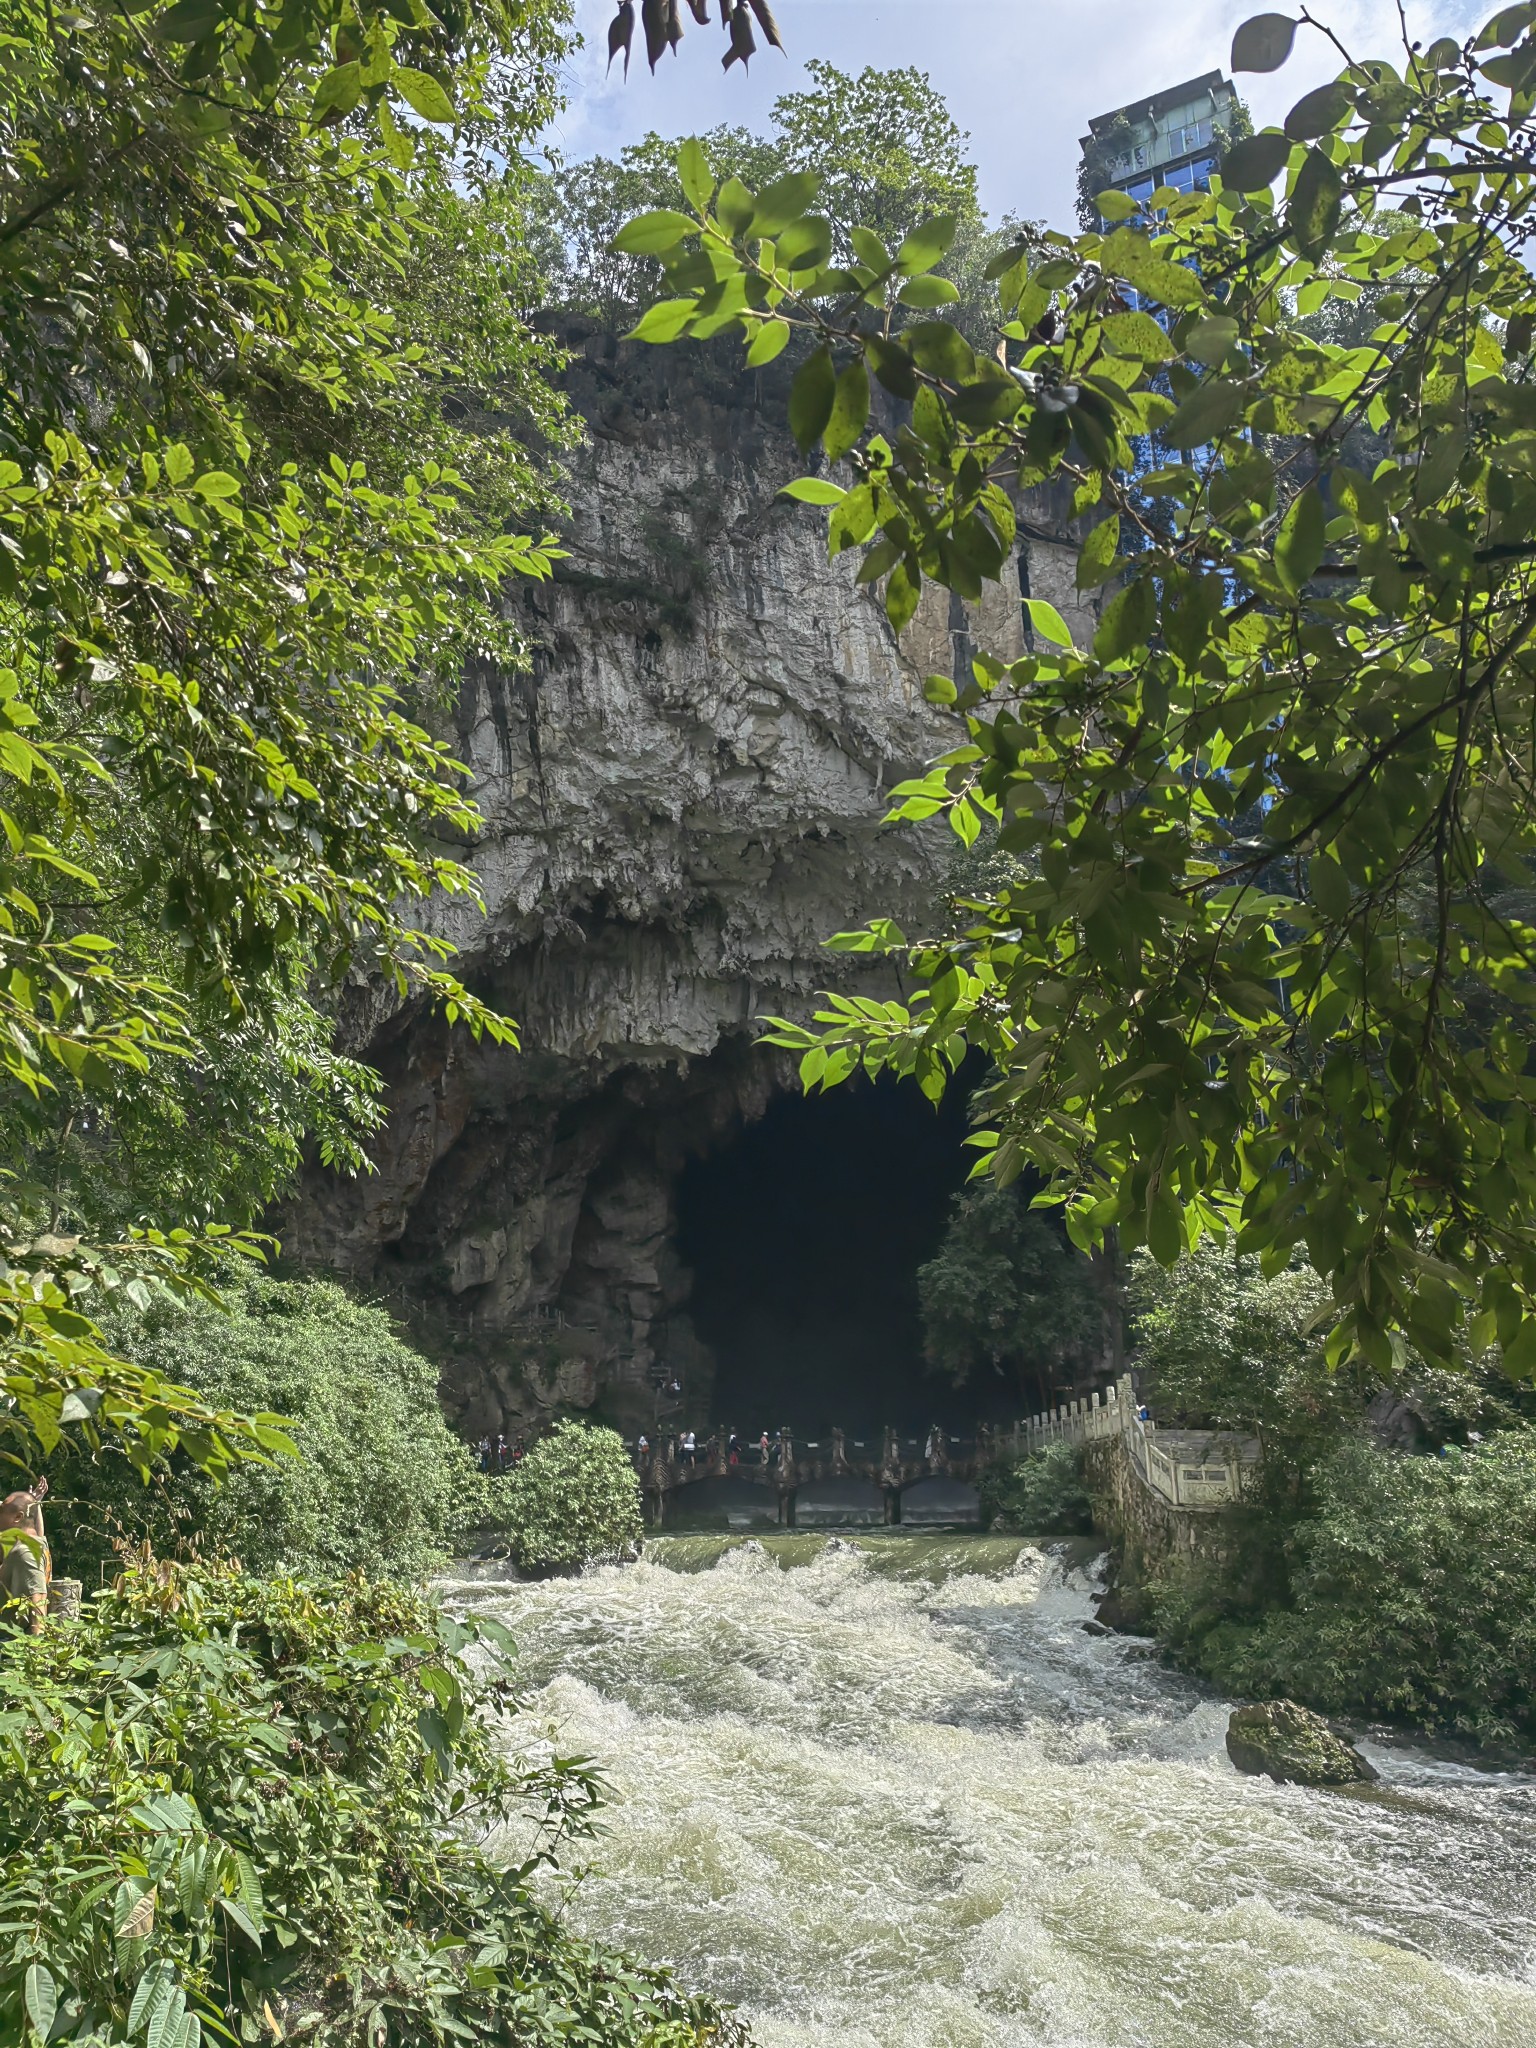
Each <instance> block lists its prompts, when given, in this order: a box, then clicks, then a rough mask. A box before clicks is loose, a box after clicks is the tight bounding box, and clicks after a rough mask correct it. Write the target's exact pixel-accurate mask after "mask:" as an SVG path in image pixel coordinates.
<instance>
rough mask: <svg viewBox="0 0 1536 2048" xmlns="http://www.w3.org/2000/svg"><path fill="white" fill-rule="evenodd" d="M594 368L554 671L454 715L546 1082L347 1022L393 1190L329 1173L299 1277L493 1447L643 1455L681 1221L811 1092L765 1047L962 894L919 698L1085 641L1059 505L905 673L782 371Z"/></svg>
mask: <svg viewBox="0 0 1536 2048" xmlns="http://www.w3.org/2000/svg"><path fill="white" fill-rule="evenodd" d="M570 339H571V341H572V343H573V345H574V349H575V354H574V359H573V362H572V366H571V369H570V372H569V378H568V383H569V390H570V396H571V398H572V401H573V403H574V404H575V405H576V407H577V408H578V410H579V411H580V412H581V414H582V415H583V417H584V419H585V421H586V424H587V429H588V435H587V440H586V444H585V446H584V447H583V449H582V450H581V451H580V452H579V454H578V455H577V457H576V458H575V459H574V462H573V474H572V479H571V486H570V492H569V497H570V504H571V513H570V518H569V520H568V522H567V525H566V530H565V532H564V535H563V537H562V539H563V545H564V546H565V547H566V549H567V550H568V554H567V557H566V559H565V560H564V561H562V562H561V563H560V565H559V567H558V570H557V573H556V576H555V578H554V580H553V581H552V582H551V583H546V584H542V585H535V584H528V585H524V586H521V587H519V588H518V589H516V590H515V591H513V592H512V593H511V594H510V596H509V602H510V603H512V604H513V605H514V606H515V607H516V610H517V616H518V618H519V621H520V623H521V624H522V625H523V627H524V629H525V631H526V633H527V636H528V639H529V642H530V645H531V647H532V650H533V655H532V662H531V665H530V667H529V668H528V670H527V671H526V672H524V673H521V674H516V675H506V674H501V673H497V672H494V671H489V670H481V671H477V672H476V673H473V674H471V675H469V676H468V677H466V680H465V685H464V690H463V694H462V698H461V702H460V706H459V711H458V728H459V729H458V734H457V744H458V748H459V753H460V758H461V759H462V760H464V761H466V762H467V763H468V764H469V766H470V769H471V777H472V792H473V794H474V796H475V798H476V800H477V802H478V804H479V806H480V809H481V812H482V816H483V821H484V822H483V828H482V831H481V834H480V837H479V840H478V842H477V843H476V845H475V846H474V848H473V849H472V855H471V858H472V860H473V864H474V866H475V868H476V871H477V872H478V874H479V876H480V878H481V881H482V884H483V887H484V890H485V896H486V904H487V915H486V917H485V918H484V919H483V920H481V919H479V918H478V916H476V915H475V914H473V913H472V912H470V911H468V910H466V909H465V908H463V907H462V906H459V905H449V906H447V907H446V908H445V909H444V910H443V911H442V912H440V913H439V916H438V922H439V924H440V926H441V927H442V928H443V929H445V930H446V931H447V932H448V933H449V935H450V936H452V937H453V938H454V939H455V940H456V942H457V943H458V944H459V946H460V947H461V950H462V955H463V958H462V961H461V965H462V966H463V967H464V968H465V969H466V970H467V971H468V973H469V974H470V977H471V978H472V979H473V981H474V983H475V985H476V987H477V988H478V989H479V990H480V992H481V993H482V994H484V995H486V996H488V997H490V998H491V999H492V1000H494V1001H495V1002H497V1003H498V1004H499V1005H501V1006H502V1007H503V1008H505V1009H506V1010H507V1011H509V1012H510V1013H511V1014H512V1015H513V1016H514V1017H516V1018H517V1019H518V1021H519V1024H520V1027H521V1033H522V1050H521V1051H520V1052H512V1051H509V1050H507V1049H506V1048H500V1047H495V1046H490V1045H487V1044H480V1045H476V1044H474V1043H473V1042H472V1041H471V1040H470V1039H469V1038H468V1036H467V1034H465V1033H464V1032H462V1031H459V1032H449V1031H448V1030H447V1029H446V1028H445V1026H444V1025H443V1024H442V1022H441V1020H440V1019H437V1018H434V1017H431V1016H427V1015H424V1014H421V1013H419V1012H417V1011H415V1010H410V1009H407V1010H404V1011H401V1012H398V1013H396V1014H393V1015H390V1014H388V1013H387V1011H386V1008H385V1006H384V1004H383V1000H382V998H381V997H380V996H379V994H378V992H377V991H376V990H368V989H362V990H358V991H355V992H354V995H355V1014H354V1015H353V1017H352V1020H351V1027H350V1028H351V1036H352V1041H353V1043H354V1044H357V1045H361V1046H363V1047H366V1049H367V1052H368V1055H369V1057H371V1058H372V1059H373V1060H374V1061H375V1063H376V1064H377V1065H378V1066H379V1068H380V1071H381V1073H382V1074H383V1076H384V1079H385V1083H386V1089H387V1101H388V1105H389V1115H388V1121H387V1125H386V1128H385V1129H384V1130H383V1132H382V1133H381V1134H380V1135H379V1138H378V1140H377V1141H376V1143H375V1145H374V1147H373V1155H374V1162H375V1166H376V1168H377V1171H376V1172H375V1173H373V1174H372V1175H370V1176H368V1177H366V1178H363V1179H360V1180H357V1181H347V1180H344V1179H341V1178H339V1177H337V1176H335V1175H332V1174H328V1173H325V1172H322V1171H319V1170H318V1169H317V1170H315V1171H313V1172H311V1173H310V1174H309V1175H308V1177H307V1178H306V1181H305V1183H304V1185H303V1187H302V1189H301V1191H300V1193H299V1195H298V1197H297V1198H296V1200H295V1201H294V1202H293V1204H292V1205H291V1206H290V1209H289V1211H288V1213H287V1214H286V1216H285V1217H284V1218H283V1219H282V1229H283V1236H284V1240H285V1244H286V1248H287V1250H288V1253H289V1255H290V1256H293V1257H296V1258H297V1259H298V1260H300V1261H301V1262H304V1263H308V1264H320V1265H325V1266H329V1267H331V1268H333V1269H335V1270H338V1271H340V1272H341V1273H343V1274H344V1275H346V1276H347V1277H348V1278H350V1279H351V1280H352V1281H354V1282H355V1283H357V1284H359V1285H361V1286H363V1287H364V1288H366V1289H368V1290H370V1291H373V1292H375V1293H378V1294H382V1295H383V1296H385V1297H386V1298H387V1299H389V1300H390V1301H391V1302H392V1304H393V1305H394V1306H395V1307H396V1309H397V1312H399V1313H400V1314H401V1315H402V1316H403V1317H404V1318H405V1319H406V1320H407V1321H408V1322H409V1323H410V1324H411V1325H412V1327H413V1328H414V1330H415V1332H416V1334H417V1337H418V1339H419V1341H421V1342H422V1343H423V1344H424V1345H425V1346H426V1348H428V1350H429V1351H430V1353H431V1354H432V1355H433V1356H435V1357H436V1358H438V1359H439V1360H440V1362H441V1363H442V1366H443V1375H444V1377H443V1392H444V1398H445V1401H446V1404H447V1406H448V1409H449V1412H450V1414H451V1415H452V1416H453V1417H454V1418H455V1419H456V1420H457V1421H458V1422H459V1423H460V1425H461V1426H462V1427H463V1428H464V1429H466V1430H467V1431H469V1432H471V1433H476V1434H477V1433H478V1432H479V1431H480V1430H482V1429H487V1428H489V1429H491V1430H495V1429H499V1428H505V1429H507V1430H508V1431H509V1432H510V1431H512V1430H514V1429H516V1428H519V1427H523V1426H526V1425H528V1424H534V1423H537V1422H538V1421H540V1420H541V1419H543V1418H544V1417H546V1416H547V1415H548V1414H549V1413H550V1412H551V1411H552V1410H554V1409H556V1408H563V1407H580V1408H589V1409H595V1410H597V1411H598V1412H601V1413H603V1414H606V1415H608V1416H610V1417H612V1418H613V1419H614V1420H616V1421H618V1422H620V1423H621V1424H623V1425H625V1426H629V1427H633V1426H635V1424H636V1423H637V1422H638V1421H639V1420H640V1419H642V1418H643V1417H644V1416H645V1415H647V1414H648V1413H649V1412H650V1401H651V1395H650V1388H649V1379H650V1375H651V1373H652V1371H653V1369H654V1368H656V1367H657V1366H665V1367H667V1368H668V1369H669V1370H674V1371H677V1372H678V1373H680V1374H681V1375H682V1376H684V1377H685V1379H686V1381H687V1383H688V1385H689V1388H690V1406H695V1405H696V1409H697V1412H698V1413H700V1414H702V1413H704V1412H707V1409H708V1405H709V1404H708V1382H709V1376H710V1372H711V1367H712V1361H711V1360H710V1358H709V1356H708V1354H707V1352H706V1351H705V1349H704V1347H703V1346H702V1345H701V1344H700V1343H699V1340H698V1338H697V1336H696V1335H695V1333H694V1331H693V1328H692V1325H691V1323H690V1320H689V1317H688V1309H687V1304H688V1297H689V1287H690V1276H689V1274H688V1273H687V1272H686V1271H685V1269H684V1268H683V1266H682V1264H681V1261H680V1259H679V1256H678V1253H677V1250H676V1244H675V1225H676V1202H675V1190H676V1184H677V1181H678V1177H679V1175H680V1173H681V1171H682V1169H683V1167H684V1165H685V1164H686V1162H687V1161H688V1159H690V1158H693V1157H697V1156H700V1155H701V1154H703V1153H706V1152H708V1151H710V1150H711V1149H713V1148H714V1147H716V1146H718V1145H720V1144H721V1143H723V1142H725V1141H726V1140H727V1139H728V1138H729V1137H730V1135H731V1134H732V1133H733V1132H735V1131H736V1130H738V1129H739V1128H740V1127H741V1125H742V1123H743V1122H744V1121H746V1120H750V1119H752V1118H754V1117H756V1116H758V1115H759V1114H760V1113H761V1112H762V1110H763V1108H764V1107H765V1105H766V1104H767V1102H768V1101H769V1099H770V1097H771V1096H772V1094H773V1093H774V1091H775V1090H777V1089H780V1088H783V1087H786V1086H788V1085H791V1084H792V1081H793V1072H792V1068H791V1067H790V1065H789V1064H788V1063H787V1062H786V1061H784V1060H783V1059H782V1058H780V1057H778V1056H776V1055H774V1054H772V1053H771V1052H768V1051H766V1050H765V1049H762V1048H757V1047H754V1046H753V1044H752V1036H753V1019H754V1018H756V1017H758V1016H761V1015H762V1014H764V1013H765V1012H769V1013H782V1014H787V1015H791V1016H799V1017H804V1016H808V1015H809V1013H810V1011H811V1010H812V1009H813V1008H814V997H815V994H816V992H817V991H818V990H819V989H821V988H823V987H827V986H837V987H841V988H844V989H858V990H860V991H864V992H870V993H876V994H881V993H885V994H889V993H892V992H894V982H893V980H892V975H891V970H890V969H889V968H888V967H885V966H883V965H881V964H879V963H870V962H868V961H864V962H861V961H859V959H858V958H857V956H848V955H835V954H826V953H824V952H823V951H821V944H822V941H823V940H824V939H825V938H826V937H827V936H828V935H829V934H830V933H832V932H834V931H836V930H839V929H843V928H846V927H848V926H850V925H855V924H859V923H861V922H863V921H864V920H865V919H867V918H868V917H870V916H873V915H876V914H882V913H883V914H889V915H892V916H894V917H896V918H897V920H898V921H899V922H902V923H904V924H907V925H908V926H909V928H910V927H911V926H921V925H922V923H923V922H924V921H925V918H926V917H927V915H928V913H929V908H930V906H931V905H932V903H933V902H934V901H935V899H936V897H937V896H938V895H939V894H940V893H941V890H942V878H943V875H944V873H945V871H946V869H947V867H948V865H949V863H950V862H951V860H952V858H953V851H954V846H955V842H954V841H953V838H952V836H951V835H950V834H948V832H947V830H945V829H944V828H943V827H942V826H941V827H937V828H924V829H920V830H915V831H914V830H910V829H903V830H890V829H888V828H884V827H882V826H881V824H880V818H881V816H882V813H883V811H884V809H885V808H886V796H887V792H888V791H889V789H890V788H891V787H892V785H893V784H894V783H896V782H898V781H900V780H902V779H903V778H904V777H906V776H909V775H911V774H913V773H915V772H917V771H918V770H919V769H920V768H921V767H922V765H923V764H924V762H925V761H926V760H927V759H929V758H930V757H931V756H932V755H933V753H935V752H936V751H938V750H939V749H940V748H941V747H942V746H944V745H946V744H950V743H952V733H953V727H952V726H949V725H947V724H945V723H941V722H940V721H939V720H938V719H937V717H936V715H935V714H934V712H933V711H932V710H931V708H930V707H929V706H928V705H927V704H926V703H925V701H924V699H923V695H922V679H923V677H924V676H925V675H926V674H927V673H928V672H929V671H930V670H932V669H940V670H943V671H944V672H945V673H954V672H955V670H956V668H957V666H959V667H962V668H963V667H964V665H966V664H968V663H969V660H970V658H971V651H972V648H973V646H975V645H978V644H979V645H985V646H987V647H989V648H990V649H992V650H993V651H994V652H996V653H998V654H1000V655H1002V656H1003V657H1004V658H1011V657H1013V656H1015V655H1017V654H1018V653H1019V652H1020V651H1022V648H1023V645H1024V631H1025V623H1024V618H1023V613H1022V608H1021V604H1020V593H1021V591H1023V592H1025V593H1029V594H1033V595H1035V596H1044V597H1049V598H1050V599H1051V600H1052V601H1053V602H1055V603H1056V604H1057V606H1058V609H1060V610H1061V611H1062V612H1063V614H1064V615H1065V616H1066V617H1067V619H1068V621H1069V623H1071V624H1073V625H1074V627H1075V628H1076V629H1078V630H1080V631H1082V632H1083V633H1089V632H1091V630H1092V624H1093V619H1092V614H1091V612H1090V611H1089V609H1088V608H1087V607H1086V606H1085V605H1084V604H1083V603H1082V602H1081V601H1080V600H1078V599H1077V598H1076V596H1075V594H1074V593H1073V590H1072V569H1073V565H1074V561H1075V549H1074V547H1073V546H1072V543H1071V537H1070V534H1069V533H1068V531H1067V530H1066V528H1065V526H1064V524H1063V522H1062V521H1061V520H1060V519H1059V517H1055V516H1054V514H1053V508H1052V507H1051V506H1050V505H1049V504H1037V505H1034V506H1026V507H1025V508H1023V509H1024V511H1025V514H1026V531H1028V532H1030V533H1032V534H1033V535H1034V536H1035V537H1034V538H1033V539H1031V540H1028V541H1026V542H1024V543H1023V544H1022V545H1023V550H1024V552H1023V559H1022V560H1021V562H1020V564H1019V565H1018V569H1017V574H1016V575H1015V576H1012V577H1008V578H1005V580H1004V582H1003V583H1002V584H1001V585H1000V586H998V587H997V588H996V589H992V588H989V590H988V592H987V596H986V599H985V601H984V603H983V605H982V606H980V607H978V608H974V609H973V610H972V611H970V612H968V611H967V609H966V608H965V607H963V606H960V605H959V604H958V602H957V601H953V600H951V598H950V596H949V594H948V593H947V592H942V591H929V592H928V593H926V594H925V599H924V604H923V607H922V609H921V611H920V613H919V615H918V618H917V619H916V620H915V621H914V623H913V625H912V626H911V627H910V628H909V629H908V632H907V634H906V635H904V636H903V640H902V642H901V644H900V645H899V646H898V644H897V643H896V641H895V639H894V636H893V635H892V633H891V631H890V628H889V625H888V624H887V622H886V619H885V616H884V612H883V610H882V608H881V606H880V603H879V600H878V598H877V597H875V596H874V595H872V594H871V593H870V592H869V591H868V590H866V589H860V588H858V587H857V586H856V584H855V581H854V577H855V570H856V566H857V565H856V562H855V561H853V560H852V559H850V558H849V557H847V556H844V557H842V558H840V559H839V560H838V561H835V562H829V561H828V560H827V557H826V549H825V539H824V528H823V523H822V521H821V520H820V519H819V518H817V517H815V516H812V515H808V514H807V513H806V511H805V509H804V508H803V507H798V506H795V505H794V504H792V503H790V502H789V501H787V500H784V499H782V498H780V497H778V495H777V494H778V491H779V489H780V487H781V486H782V485H783V484H784V483H785V482H786V481H788V480H789V478H791V477H792V476H794V475H796V474H798V473H799V472H800V471H801V470H802V469H803V467H804V464H803V462H802V460H801V458H800V457H799V455H798V454H797V452H796V450H795V448H794V446H793V443H792V442H791V441H790V439H789V437H788V434H787V432H786V431H785V429H784V427H783V425H782V422H783V420H784V416H785V414H784V401H785V385H786V382H787V378H786V373H785V372H783V370H782V369H780V368H779V366H775V371H776V372H777V374H774V373H773V372H765V373H759V374H758V375H757V376H755V377H754V376H752V375H751V374H748V373H742V372H741V371H740V370H739V368H738V367H737V366H736V364H735V362H734V361H730V360H728V358H727V357H726V355H725V353H724V352H721V351H714V350H709V349H699V348H695V349H692V350H673V349H667V350H647V349H645V348H643V347H637V346H636V345H633V344H627V343H624V342H620V341H618V340H616V339H615V338H614V337H612V336H610V335H607V334H604V333H600V332H594V331H591V330H576V331H575V332H574V333H573V334H572V336H571V337H570ZM1053 534H1054V535H1055V536H1057V537H1056V538H1050V537H1047V536H1050V535H1053Z"/></svg>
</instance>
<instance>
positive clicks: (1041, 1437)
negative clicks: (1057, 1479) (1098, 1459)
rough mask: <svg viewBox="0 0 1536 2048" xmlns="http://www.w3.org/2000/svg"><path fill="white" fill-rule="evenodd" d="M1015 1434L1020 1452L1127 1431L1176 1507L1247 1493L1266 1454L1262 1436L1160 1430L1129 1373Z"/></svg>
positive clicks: (1140, 1473)
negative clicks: (1144, 1412) (1140, 1407)
mask: <svg viewBox="0 0 1536 2048" xmlns="http://www.w3.org/2000/svg"><path fill="white" fill-rule="evenodd" d="M1012 1436H1013V1439H1014V1441H1015V1443H1016V1444H1017V1445H1018V1449H1019V1455H1020V1456H1026V1455H1027V1454H1028V1453H1029V1452H1030V1451H1038V1450H1040V1449H1041V1448H1042V1447H1043V1446H1044V1445H1046V1444H1049V1443H1069V1444H1086V1443H1094V1442H1097V1441H1100V1440H1102V1439H1104V1438H1109V1437H1119V1438H1120V1439H1121V1442H1122V1443H1123V1445H1124V1447H1125V1453H1126V1456H1127V1457H1128V1458H1129V1459H1130V1461H1131V1465H1132V1467H1133V1468H1134V1470H1135V1472H1136V1475H1137V1477H1138V1478H1139V1479H1140V1480H1141V1482H1142V1484H1143V1485H1144V1486H1145V1487H1146V1488H1147V1490H1148V1491H1149V1492H1150V1493H1155V1494H1156V1495H1157V1496H1158V1497H1159V1499H1161V1500H1165V1501H1166V1502H1167V1503H1168V1505H1169V1506H1170V1507H1176V1508H1219V1507H1223V1506H1225V1505H1226V1503H1227V1502H1228V1501H1233V1500H1238V1499H1240V1498H1241V1496H1242V1493H1243V1491H1244V1488H1245V1486H1246V1483H1247V1475H1248V1474H1249V1473H1251V1472H1252V1471H1253V1469H1254V1468H1255V1467H1256V1466H1257V1464H1258V1461H1259V1444H1258V1440H1257V1438H1255V1437H1251V1436H1237V1435H1234V1434H1232V1433H1231V1432H1229V1431H1226V1430H1215V1429H1169V1430H1159V1428H1158V1426H1157V1424H1156V1423H1155V1422H1152V1421H1150V1420H1143V1419H1142V1417H1141V1416H1140V1415H1139V1414H1138V1413H1137V1403H1136V1396H1135V1394H1134V1392H1133V1391H1132V1387H1131V1378H1130V1374H1129V1373H1123V1374H1122V1375H1121V1377H1120V1379H1119V1380H1118V1381H1117V1383H1116V1384H1115V1385H1114V1386H1112V1387H1110V1388H1108V1389H1107V1390H1106V1391H1105V1392H1104V1393H1103V1394H1098V1395H1094V1394H1090V1395H1088V1396H1087V1397H1086V1398H1085V1399H1084V1400H1081V1401H1069V1402H1065V1403H1064V1404H1063V1405H1062V1406H1061V1407H1059V1408H1053V1409H1050V1410H1048V1411H1047V1412H1046V1413H1045V1414H1043V1415H1035V1416H1031V1417H1030V1419H1029V1420H1028V1421H1027V1422H1022V1423H1020V1424H1019V1425H1018V1427H1017V1429H1016V1430H1014V1431H1013V1432H1012Z"/></svg>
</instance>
